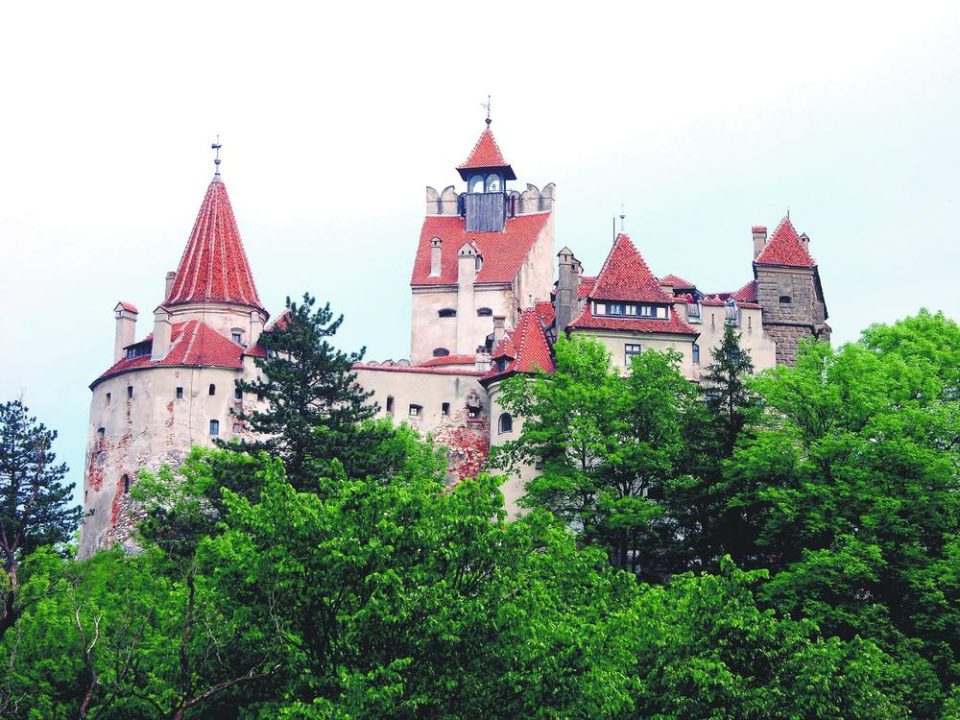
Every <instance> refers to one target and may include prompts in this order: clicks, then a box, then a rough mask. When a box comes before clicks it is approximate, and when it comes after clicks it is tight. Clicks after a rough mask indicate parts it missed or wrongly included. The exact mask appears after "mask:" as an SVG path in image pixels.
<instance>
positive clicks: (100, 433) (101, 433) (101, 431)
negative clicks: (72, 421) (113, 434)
mask: <svg viewBox="0 0 960 720" xmlns="http://www.w3.org/2000/svg"><path fill="white" fill-rule="evenodd" d="M106 432H107V431H106V430H105V429H104V428H102V427H98V428H97V437H98V438H100V439H101V440H103V436H104V435H105V434H106Z"/></svg>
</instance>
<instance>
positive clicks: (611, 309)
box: [607, 303, 623, 315]
mask: <svg viewBox="0 0 960 720" xmlns="http://www.w3.org/2000/svg"><path fill="white" fill-rule="evenodd" d="M607 315H623V303H607Z"/></svg>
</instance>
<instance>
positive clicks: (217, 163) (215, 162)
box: [210, 133, 223, 177]
mask: <svg viewBox="0 0 960 720" xmlns="http://www.w3.org/2000/svg"><path fill="white" fill-rule="evenodd" d="M222 147H223V145H221V144H220V135H219V133H218V134H217V141H216V142H215V143H211V144H210V149H211V150H216V151H217V154H216V157H214V158H213V167H214V168H215V169H216V172H214V173H213V174H214V176H215V177H220V148H222Z"/></svg>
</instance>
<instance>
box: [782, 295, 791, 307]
mask: <svg viewBox="0 0 960 720" xmlns="http://www.w3.org/2000/svg"><path fill="white" fill-rule="evenodd" d="M791 302H793V298H791V297H790V296H789V295H781V296H780V304H781V305H789V304H790V303H791Z"/></svg>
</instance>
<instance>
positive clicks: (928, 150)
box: [0, 2, 960, 497]
mask: <svg viewBox="0 0 960 720" xmlns="http://www.w3.org/2000/svg"><path fill="white" fill-rule="evenodd" d="M572 5H573V6H574V7H575V8H576V10H575V11H571V10H564V9H561V5H560V4H559V3H545V2H538V3H504V4H500V3H496V2H476V3H470V2H465V3H464V2H461V3H407V2H392V3H387V4H383V5H378V4H376V3H370V2H367V3H354V4H349V6H348V4H347V3H335V4H334V3H328V4H320V3H312V4H310V5H307V4H304V6H294V5H290V4H287V3H277V2H270V3H262V2H261V3H256V4H250V5H245V4H240V3H235V2H234V3H200V2H190V3H178V2H164V3H153V4H151V5H149V6H148V5H146V4H143V3H131V2H123V3H102V2H98V3H77V2H70V3H62V4H57V3H16V4H8V5H7V6H6V7H5V9H4V12H3V23H2V26H0V67H2V68H3V74H2V77H3V82H2V84H0V110H2V112H0V247H2V251H3V253H2V261H0V299H2V301H3V303H2V307H3V311H2V313H0V342H2V347H3V352H2V355H0V369H2V371H3V372H2V373H0V401H2V400H7V399H13V398H16V397H18V396H20V395H22V396H23V397H24V399H25V401H26V403H27V404H28V405H29V406H30V407H31V409H32V411H33V412H34V413H35V414H36V415H38V416H39V417H40V419H41V420H43V421H44V422H46V423H47V424H48V425H49V426H51V427H54V428H56V429H57V430H59V432H60V437H61V440H60V442H59V445H58V448H57V449H58V451H59V454H60V457H61V459H63V460H65V461H67V462H68V463H69V464H70V466H71V469H72V472H71V479H72V480H73V481H75V482H77V483H78V485H82V475H83V459H84V457H83V456H84V444H85V440H86V431H87V415H88V412H89V400H90V392H89V390H88V389H87V386H88V385H89V383H90V382H91V381H92V380H93V379H94V378H95V377H97V375H99V374H100V373H101V372H102V371H103V370H105V369H106V368H107V367H108V366H109V365H110V362H111V355H112V351H113V335H114V321H113V314H112V312H111V311H112V308H113V306H114V304H115V303H116V302H117V301H118V300H121V299H123V300H128V301H131V302H133V303H135V304H136V305H137V306H138V307H139V308H140V310H141V319H140V327H138V329H137V334H138V337H142V336H143V335H144V334H146V333H147V332H149V331H150V330H151V327H149V325H150V321H151V319H152V318H151V311H152V309H153V308H154V307H155V306H156V305H157V304H159V302H160V301H161V300H162V294H163V281H164V274H165V273H166V272H167V271H168V270H172V269H174V268H175V267H176V265H177V262H178V260H179V258H180V254H181V252H182V250H183V246H184V244H185V243H186V240H187V237H188V235H189V233H190V229H191V227H192V225H193V221H194V218H195V216H196V213H197V211H198V209H199V206H200V203H201V200H202V199H203V195H204V192H205V189H206V186H207V184H208V182H209V181H210V178H211V176H212V172H213V164H212V153H211V151H210V149H209V147H210V142H211V140H212V139H213V138H214V137H215V136H216V134H217V133H219V134H220V136H221V140H222V142H223V165H222V174H223V179H224V181H225V182H226V184H227V188H228V190H229V192H230V196H231V199H232V202H233V207H234V211H235V213H236V216H237V220H238V223H239V226H240V231H241V234H242V236H243V240H244V243H245V246H246V250H247V254H248V256H249V258H250V262H251V264H252V267H253V271H254V274H255V277H256V282H257V286H258V288H259V290H260V295H261V297H262V299H263V301H264V302H265V304H266V305H267V308H268V309H269V310H270V311H271V312H273V313H276V312H277V311H278V310H279V309H281V308H282V307H283V301H284V297H285V296H286V295H288V294H290V295H295V296H296V295H299V294H302V292H303V291H304V290H309V291H310V292H311V293H313V294H315V295H317V296H318V297H319V298H321V299H322V300H329V301H330V302H331V303H332V305H333V306H334V308H335V309H336V310H338V311H342V312H343V313H345V314H346V316H347V320H346V323H345V324H344V326H343V328H342V332H341V334H340V335H339V336H338V337H339V342H340V343H341V345H342V346H343V347H345V348H348V349H355V348H358V347H360V346H361V345H366V346H367V357H368V358H371V359H380V360H382V359H385V358H395V359H396V358H399V357H405V356H406V355H407V354H408V353H409V344H410V340H409V325H410V323H409V312H410V301H409V280H410V271H411V268H412V263H413V256H414V250H415V247H416V243H417V239H418V237H419V227H420V223H421V221H422V217H423V200H424V186H426V185H432V186H434V187H436V188H437V189H441V188H443V187H444V186H446V185H449V184H451V183H455V182H456V183H457V184H458V188H459V187H460V185H461V183H460V181H459V178H458V177H457V175H456V173H455V171H454V167H455V166H456V165H457V164H458V163H460V162H462V161H463V160H464V159H465V158H466V156H467V154H468V152H469V151H470V149H471V148H472V147H473V144H474V142H475V141H476V139H477V137H478V136H479V134H480V132H481V131H482V129H483V117H484V110H483V108H482V107H481V103H482V102H484V101H485V99H486V96H487V94H488V93H490V94H492V95H493V118H494V123H493V129H494V132H495V134H496V136H497V139H498V141H499V144H500V148H501V150H502V151H503V153H504V156H505V157H506V159H507V161H508V162H510V163H512V165H513V168H514V170H515V171H516V172H517V175H518V177H519V181H518V182H515V183H513V187H519V188H521V189H522V187H523V183H526V182H530V183H533V184H535V185H537V186H538V187H543V185H545V184H546V183H548V182H555V183H556V184H557V197H558V201H557V207H556V215H557V225H556V228H557V249H559V248H560V247H561V246H563V245H568V246H570V247H571V248H572V249H573V250H574V252H575V253H576V254H577V256H578V257H579V258H580V259H581V260H582V261H583V262H584V264H585V266H586V271H587V272H588V273H595V272H596V271H597V269H599V266H600V264H601V263H602V261H603V259H604V257H605V256H606V252H607V249H608V248H609V246H610V242H611V218H612V216H614V215H619V213H620V207H621V203H623V206H624V208H625V212H626V215H627V218H626V229H627V231H628V232H629V233H630V234H631V236H632V238H633V239H634V241H635V243H636V245H637V246H638V248H639V249H640V251H641V252H642V253H643V255H644V256H645V258H646V260H647V262H648V263H649V264H650V266H651V268H652V269H653V271H654V272H655V273H657V274H659V275H664V274H666V273H671V272H672V273H676V274H679V275H681V276H683V277H685V278H687V279H689V280H692V281H694V282H696V283H697V285H698V286H699V287H700V288H701V289H703V290H707V291H723V290H733V289H736V288H738V287H739V286H741V285H742V284H743V283H745V282H746V281H747V280H749V279H751V277H752V275H751V266H750V261H751V259H752V242H751V236H750V226H751V225H754V224H765V225H767V226H769V227H770V229H771V230H772V229H773V227H774V226H775V225H776V224H777V222H779V220H780V219H781V218H782V217H783V215H784V214H785V213H786V211H787V209H788V208H789V210H790V215H791V218H792V220H793V222H794V224H795V225H796V227H797V229H798V231H800V232H806V233H807V234H808V235H809V236H810V238H811V243H810V249H811V252H812V253H813V255H814V256H815V257H816V259H817V260H818V262H819V264H820V274H821V278H822V280H823V287H824V292H825V295H826V300H827V305H828V309H829V312H830V319H829V322H830V324H831V325H832V326H833V328H834V338H835V340H836V341H837V342H844V341H850V340H854V339H856V337H857V336H858V334H859V332H860V331H861V330H862V329H863V328H864V327H866V326H867V325H869V324H870V323H873V322H889V321H892V320H895V319H897V318H901V317H904V316H905V315H908V314H912V313H914V312H916V311H917V310H918V309H919V308H920V307H921V306H927V307H929V308H931V309H942V310H943V311H944V312H945V313H947V315H949V316H950V317H953V318H958V317H960V290H958V288H957V281H958V280H960V250H958V231H957V228H958V217H957V195H958V190H960V183H958V180H957V177H958V171H957V168H958V166H960V133H958V127H960V119H958V116H960V4H958V3H955V2H952V3H951V2H942V3H910V4H907V3H899V4H897V6H896V7H895V8H894V9H885V8H884V6H883V5H881V4H879V3H877V2H870V3H856V4H854V3H839V2H827V3H813V2H804V3H794V4H793V9H785V4H784V3H771V2H760V3H736V2H728V3H716V2H711V3H703V4H701V5H691V4H690V3H656V4H653V3H651V4H646V3H636V2H635V3H630V4H624V5H622V6H611V5H608V4H606V3H576V4H572ZM79 495H80V488H78V491H77V496H78V497H79Z"/></svg>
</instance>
